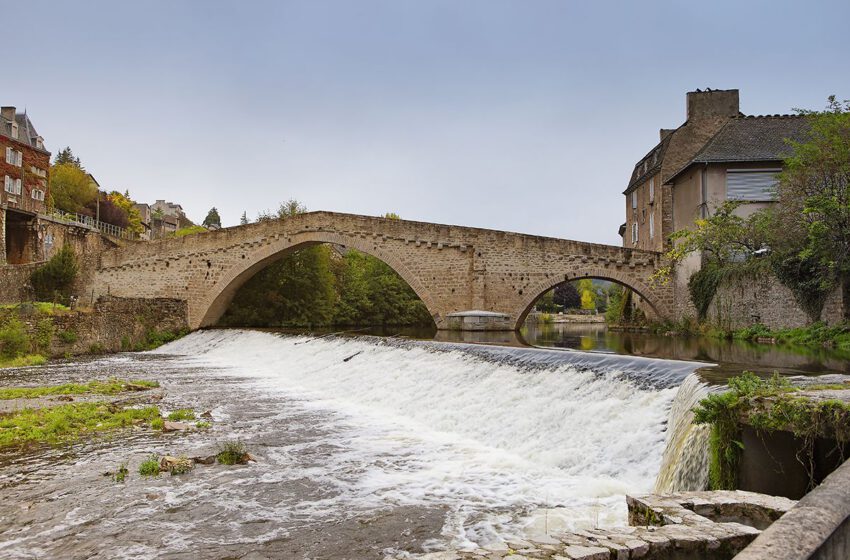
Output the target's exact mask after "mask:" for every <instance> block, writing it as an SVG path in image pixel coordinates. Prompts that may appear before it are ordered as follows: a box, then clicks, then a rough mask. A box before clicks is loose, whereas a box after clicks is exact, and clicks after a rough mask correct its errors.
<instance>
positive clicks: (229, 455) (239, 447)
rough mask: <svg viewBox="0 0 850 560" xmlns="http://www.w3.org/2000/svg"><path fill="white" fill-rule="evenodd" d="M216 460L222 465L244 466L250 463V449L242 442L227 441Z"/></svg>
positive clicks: (221, 447) (220, 448)
mask: <svg viewBox="0 0 850 560" xmlns="http://www.w3.org/2000/svg"><path fill="white" fill-rule="evenodd" d="M215 458H216V459H217V460H218V462H219V463H221V464H222V465H243V464H245V463H247V462H248V449H247V448H246V447H245V444H244V443H242V442H241V441H238V440H232V441H225V442H224V443H223V444H222V445H221V446H220V447H219V451H218V454H216V456H215Z"/></svg>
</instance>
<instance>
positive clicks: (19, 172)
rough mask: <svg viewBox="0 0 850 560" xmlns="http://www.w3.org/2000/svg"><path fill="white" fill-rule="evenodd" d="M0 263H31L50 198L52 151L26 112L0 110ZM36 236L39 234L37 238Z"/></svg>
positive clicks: (7, 108) (9, 109) (10, 109)
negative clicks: (40, 219)
mask: <svg viewBox="0 0 850 560" xmlns="http://www.w3.org/2000/svg"><path fill="white" fill-rule="evenodd" d="M0 158H2V159H0V176H2V179H3V190H2V191H0V236H2V239H0V264H1V263H9V264H21V263H26V262H29V261H30V260H31V255H32V252H33V251H32V247H31V245H32V243H34V242H35V239H37V232H34V231H33V228H35V227H36V221H37V220H36V217H37V216H38V214H40V213H42V214H43V213H44V212H45V211H46V210H47V201H48V199H49V197H50V192H49V187H48V185H49V183H48V174H49V172H50V152H48V151H47V150H46V149H45V147H44V140H43V139H42V137H41V136H39V135H38V133H37V132H36V130H35V127H34V126H33V124H32V122H31V121H30V119H29V117H28V116H27V115H26V113H23V114H20V113H18V112H17V111H16V110H15V107H2V109H0ZM34 233H35V235H34Z"/></svg>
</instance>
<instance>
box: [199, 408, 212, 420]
mask: <svg viewBox="0 0 850 560" xmlns="http://www.w3.org/2000/svg"><path fill="white" fill-rule="evenodd" d="M201 418H207V419H209V420H212V411H211V410H207V411H205V412H202V413H201Z"/></svg>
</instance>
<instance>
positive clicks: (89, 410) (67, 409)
mask: <svg viewBox="0 0 850 560" xmlns="http://www.w3.org/2000/svg"><path fill="white" fill-rule="evenodd" d="M159 415H160V414H159V409H158V408H157V407H155V406H149V407H145V408H124V409H121V408H116V407H114V406H110V405H108V404H105V403H72V404H66V405H61V406H55V407H51V408H42V409H31V408H25V409H23V410H20V411H18V412H15V413H14V414H11V415H9V416H5V417H2V418H0V448H4V447H10V446H23V445H26V444H30V443H50V444H58V443H66V442H70V441H74V440H76V439H78V438H80V437H82V436H84V435H89V434H95V433H99V432H109V431H114V430H118V429H120V428H126V427H128V426H134V425H140V424H149V423H150V422H151V421H152V420H154V419H155V418H158V417H159Z"/></svg>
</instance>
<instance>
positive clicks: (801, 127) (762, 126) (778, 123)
mask: <svg viewBox="0 0 850 560" xmlns="http://www.w3.org/2000/svg"><path fill="white" fill-rule="evenodd" d="M808 132H809V121H808V119H807V118H806V117H804V116H801V115H767V116H746V117H734V118H731V119H729V121H728V122H727V123H726V124H725V125H724V126H723V128H721V129H720V131H719V132H718V133H717V134H715V135H714V138H712V139H711V140H710V141H709V142H708V143H707V144H706V145H705V147H703V149H702V150H700V151H699V153H697V155H696V156H695V157H694V159H693V160H691V162H690V163H716V162H726V161H774V160H775V161H781V160H783V159H785V158H786V157H788V156H790V155H791V153H792V152H793V150H792V148H791V146H790V145H789V144H788V142H787V141H786V139H789V140H793V141H795V142H802V141H804V140H806V136H807V134H808Z"/></svg>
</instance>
